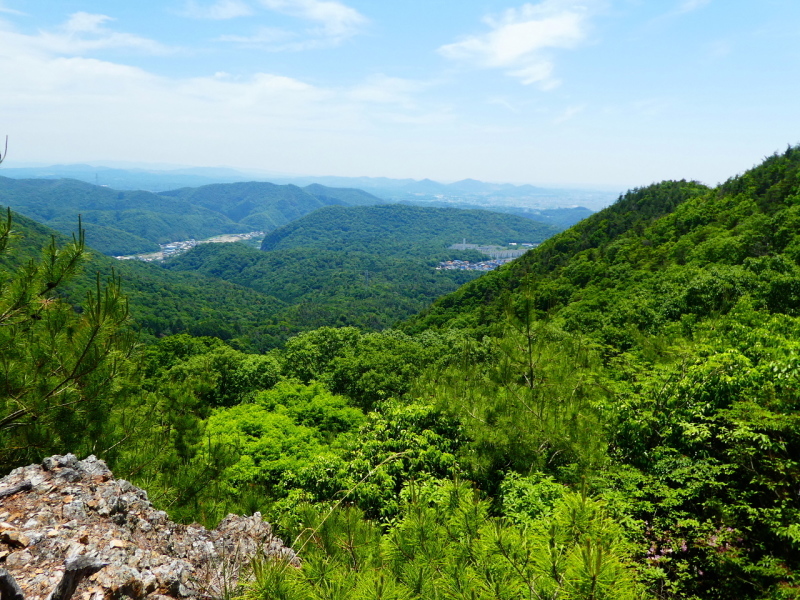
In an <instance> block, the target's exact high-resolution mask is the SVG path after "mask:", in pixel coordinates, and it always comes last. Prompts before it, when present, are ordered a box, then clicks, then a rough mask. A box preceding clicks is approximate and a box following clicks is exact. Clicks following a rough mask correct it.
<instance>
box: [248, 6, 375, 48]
mask: <svg viewBox="0 0 800 600" xmlns="http://www.w3.org/2000/svg"><path fill="white" fill-rule="evenodd" d="M261 4H263V5H264V6H265V7H266V8H268V9H270V10H274V11H277V12H280V13H283V14H286V15H289V16H292V17H298V18H301V19H305V20H308V21H312V22H314V23H318V24H319V27H317V28H316V29H314V30H312V31H311V33H313V34H314V35H317V36H319V37H325V38H328V39H330V40H332V41H337V42H338V41H341V40H344V39H345V38H348V37H351V36H353V35H355V34H356V33H358V32H359V31H360V30H361V28H362V27H363V26H364V25H365V24H366V23H367V18H366V17H365V16H364V15H362V14H361V13H360V12H358V11H357V10H355V9H354V8H350V7H349V6H346V5H344V4H342V3H341V2H335V1H334V0H261Z"/></svg>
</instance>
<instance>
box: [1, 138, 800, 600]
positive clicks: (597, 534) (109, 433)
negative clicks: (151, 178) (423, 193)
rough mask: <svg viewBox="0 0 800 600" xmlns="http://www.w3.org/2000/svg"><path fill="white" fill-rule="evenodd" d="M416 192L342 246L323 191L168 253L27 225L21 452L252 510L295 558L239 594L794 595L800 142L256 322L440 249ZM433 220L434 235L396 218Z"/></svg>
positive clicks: (4, 443) (204, 507) (170, 494)
mask: <svg viewBox="0 0 800 600" xmlns="http://www.w3.org/2000/svg"><path fill="white" fill-rule="evenodd" d="M178 197H179V196H176V198H178ZM411 209H412V207H401V208H391V207H384V206H379V207H376V208H349V209H346V210H348V211H355V212H351V213H349V214H351V215H353V214H357V215H359V217H358V219H359V223H360V226H359V228H358V232H360V233H361V234H363V235H352V236H344V235H342V229H341V228H343V227H346V226H347V224H348V223H352V221H349V219H350V217H348V219H345V220H341V219H340V213H341V211H343V210H344V209H341V208H339V207H332V208H325V209H323V210H322V211H318V212H316V213H312V214H310V215H309V216H307V217H303V218H301V219H299V220H295V221H293V222H291V223H288V224H286V225H284V226H283V227H281V228H279V229H277V230H276V231H275V232H274V233H272V234H271V235H269V236H268V237H267V238H266V239H265V240H264V243H263V248H264V250H262V251H259V250H256V249H253V248H247V247H245V246H243V245H225V246H217V247H211V245H208V246H204V247H200V248H197V249H195V250H193V251H191V252H189V253H187V254H185V255H182V256H180V257H177V258H175V259H173V260H172V261H170V262H169V263H168V264H167V268H161V267H159V266H155V265H138V264H137V265H128V264H127V263H113V262H112V261H111V260H110V259H108V258H106V257H103V256H100V255H98V254H95V253H91V252H89V250H88V248H87V247H85V246H84V239H83V237H82V236H77V237H76V238H75V239H73V240H72V241H70V240H68V239H63V238H57V239H54V241H53V242H50V237H49V235H48V231H47V229H46V228H44V227H43V226H41V225H39V224H36V223H34V222H32V221H30V220H28V219H26V218H24V217H22V216H18V215H13V216H10V221H8V222H7V223H6V224H5V225H4V226H3V227H2V228H0V246H1V247H2V249H3V259H2V260H3V268H4V276H3V284H2V293H1V294H0V324H2V325H3V327H0V360H2V366H3V375H4V379H3V390H2V395H0V461H2V463H1V464H2V465H3V470H4V471H7V470H9V469H11V468H13V467H15V466H19V465H23V464H28V463H30V462H34V461H39V460H41V459H42V457H44V456H47V455H49V454H53V453H56V452H67V451H71V452H74V453H76V454H78V455H85V454H88V453H95V454H97V455H98V456H100V457H101V458H103V459H104V460H106V461H108V462H109V464H110V466H111V467H112V468H113V469H114V472H115V474H116V475H117V476H119V477H125V478H126V479H129V480H131V481H132V482H134V483H136V484H137V485H140V486H142V487H143V488H145V489H146V490H147V491H148V493H149V495H150V498H151V499H152V500H153V501H154V502H155V503H156V505H157V506H159V507H161V508H163V509H164V510H166V511H167V512H168V513H169V514H170V516H172V517H173V518H175V519H177V520H181V521H183V522H192V521H198V522H202V523H207V524H213V523H215V522H217V521H219V520H220V519H221V518H222V517H224V516H225V514H226V513H228V512H238V513H252V512H254V511H261V512H262V514H264V516H265V518H266V519H267V520H269V521H270V522H272V523H273V524H274V526H275V527H276V529H277V530H278V531H279V532H280V533H281V535H282V536H283V537H284V539H286V540H287V542H290V543H291V544H292V546H293V547H294V548H295V550H296V551H297V552H298V554H299V556H300V558H301V560H302V566H301V567H300V568H295V567H290V566H289V565H288V564H284V563H281V562H278V561H263V562H258V561H256V562H254V564H253V575H254V578H253V581H252V583H251V584H249V585H248V586H247V587H244V588H242V589H238V590H233V591H232V595H234V596H239V597H242V598H245V597H246V598H248V599H259V600H260V599H263V600H267V599H273V598H281V599H311V598H319V599H322V598H325V599H338V598H397V599H400V598H403V599H415V598H419V599H426V600H427V599H432V598H463V599H465V600H467V599H478V598H481V599H482V598H487V599H488V598H498V599H509V600H511V599H522V598H526V599H532V598H536V599H544V598H547V599H553V600H555V599H562V598H563V599H587V600H588V599H600V598H608V599H612V598H613V599H625V598H654V599H697V600H706V599H720V600H722V599H730V598H737V599H753V600H756V599H788V598H798V597H800V574H798V569H799V568H800V497H799V496H798V488H797V486H798V480H799V479H800V463H799V462H798V460H799V459H798V457H800V424H799V423H798V415H800V413H799V412H798V409H799V408H800V406H799V405H798V398H799V397H798V393H800V370H799V369H798V360H800V359H799V358H798V342H797V339H798V334H800V235H799V234H798V232H799V231H800V227H799V225H800V147H794V148H789V149H787V150H786V151H785V152H783V153H780V154H775V155H773V156H771V157H769V158H767V159H765V160H764V162H763V163H762V164H760V165H758V166H756V167H754V168H753V169H751V170H750V171H747V172H746V173H744V174H742V175H739V176H736V177H733V178H731V179H729V180H728V181H726V182H725V183H723V184H721V185H719V186H717V187H714V188H710V187H707V186H704V185H701V184H699V183H696V182H689V181H665V182H662V183H657V184H653V185H651V186H647V187H644V188H639V189H634V190H631V191H629V192H628V193H626V194H624V195H622V196H621V197H620V198H619V200H617V202H616V203H614V204H613V205H612V206H610V207H608V208H606V209H604V210H602V211H600V212H598V213H596V214H594V215H591V216H590V217H588V218H587V219H585V220H583V221H581V222H580V223H578V224H577V225H575V226H573V227H571V228H569V229H567V230H566V231H563V232H561V233H557V234H555V235H552V237H549V238H548V239H546V240H545V241H543V243H542V244H541V245H540V246H539V247H538V248H536V249H534V250H531V251H529V252H528V253H526V254H525V255H523V256H522V257H520V258H519V259H517V260H515V261H513V262H512V263H510V264H508V265H506V266H504V267H501V268H500V269H498V270H496V271H492V272H490V273H487V274H485V275H482V276H480V277H478V278H475V279H472V280H471V281H465V282H463V285H461V287H459V288H458V289H457V290H455V285H454V287H453V289H454V291H452V292H451V293H447V294H446V295H443V296H442V297H441V298H439V299H437V300H435V302H433V303H432V304H431V305H430V306H427V307H420V309H419V312H418V314H416V315H412V312H411V311H407V312H405V313H403V316H407V317H408V318H405V319H404V320H402V321H401V322H399V323H398V322H396V320H394V321H392V320H390V319H388V318H387V320H384V321H381V322H379V323H378V326H377V327H371V328H370V327H369V326H367V327H365V326H364V323H361V322H358V321H355V322H351V323H347V325H358V326H357V327H356V326H338V325H340V324H343V323H338V322H332V323H329V324H328V326H323V327H317V328H311V329H309V328H306V329H307V330H302V329H303V328H302V327H299V328H298V330H299V331H300V332H299V333H298V334H297V335H291V334H292V333H294V332H295V331H291V328H288V329H289V330H290V333H287V334H286V335H285V336H283V337H281V336H280V335H278V334H276V333H275V330H273V329H269V328H266V329H265V323H267V322H268V323H269V327H272V326H273V323H272V321H271V320H274V319H275V316H274V315H276V314H281V313H280V311H278V312H274V311H273V308H274V307H273V306H272V305H270V303H271V302H272V303H275V305H276V306H281V307H285V303H288V302H290V301H294V300H297V299H302V298H304V297H305V298H308V297H309V296H307V294H308V293H309V292H308V291H307V290H304V289H303V286H308V287H309V288H311V289H314V290H317V289H320V290H327V291H325V292H324V293H327V294H330V295H331V296H332V297H339V298H341V301H340V302H339V303H338V304H337V305H336V309H337V310H339V311H342V312H341V314H344V315H347V312H346V309H347V307H348V306H350V307H351V309H352V310H362V309H361V308H359V306H364V305H358V304H357V301H358V300H359V297H358V294H357V293H356V292H355V291H353V290H352V288H353V287H354V286H355V283H356V282H358V281H359V280H360V279H363V278H364V275H363V271H370V272H373V273H376V274H377V273H386V272H391V271H397V269H399V268H400V267H399V266H391V265H390V266H388V267H384V266H378V267H375V268H374V270H373V269H369V268H364V267H363V264H364V263H363V262H359V261H360V260H361V258H360V257H361V256H362V255H363V256H364V257H367V256H371V257H373V258H374V260H378V257H382V259H384V260H389V259H388V258H386V257H384V256H383V255H382V254H381V252H384V251H385V250H386V249H387V247H388V248H394V250H393V252H396V253H397V254H396V255H393V256H395V258H394V259H392V260H399V259H400V258H402V259H403V260H404V261H405V262H406V263H407V264H416V263H415V261H421V262H420V263H419V264H424V263H425V261H431V260H436V259H437V256H436V254H435V252H444V250H443V249H442V247H441V244H442V243H443V241H441V240H436V239H435V236H434V235H433V233H432V232H435V231H437V230H438V228H439V227H440V226H439V225H437V223H436V221H435V219H436V218H441V219H444V220H446V221H448V222H451V221H452V218H450V216H449V215H448V216H444V217H443V216H441V215H442V213H436V212H428V213H419V212H408V213H403V212H402V211H404V210H406V211H410V210H411ZM427 210H429V211H436V210H444V209H427ZM381 211H383V212H381ZM391 211H400V212H399V213H392V212H391ZM466 212H469V211H466ZM390 214H392V215H393V216H392V218H389V217H387V215H390ZM487 214H490V213H487ZM320 215H323V217H324V219H322V221H320V219H319V216H320ZM376 215H377V216H376ZM412 215H415V216H413V218H412ZM414 218H416V219H419V220H420V228H418V229H417V230H416V231H418V232H419V235H421V236H426V237H427V238H428V239H429V240H430V243H431V244H432V246H430V247H428V248H423V247H422V246H423V242H422V241H420V239H416V240H411V239H402V238H398V237H397V234H396V232H393V231H392V230H391V227H390V225H391V223H392V222H393V220H397V221H401V220H404V221H409V220H414ZM492 218H496V217H492ZM497 218H499V217H497ZM337 219H338V220H337ZM465 219H472V221H470V222H472V223H473V225H472V226H474V227H476V228H477V227H484V228H485V229H484V231H485V234H482V235H486V236H487V237H491V235H493V234H492V227H493V225H492V221H491V219H490V218H488V217H486V216H485V215H478V216H477V217H476V216H474V215H472V216H468V217H467V216H465ZM321 223H325V224H327V225H326V227H322V225H321ZM337 223H339V224H340V225H336V224H337ZM407 225H408V223H406V226H407ZM461 226H462V227H465V226H466V224H462V225H461ZM337 227H339V229H337ZM425 227H431V230H430V231H429V232H427V233H426V231H425ZM370 232H372V233H370ZM497 235H498V236H500V235H503V236H505V235H507V234H500V233H498V234H497ZM520 235H521V234H520ZM459 237H468V235H467V234H464V236H459ZM544 237H548V236H546V235H544V236H543V237H542V239H544ZM343 240H344V241H346V242H347V243H346V244H344V245H342V246H341V247H339V246H337V244H340V243H342V242H343ZM456 241H457V240H456ZM486 241H487V242H491V241H510V240H508V239H506V238H505V237H502V239H501V238H500V237H498V238H496V239H487V240H486ZM533 241H535V240H533ZM408 242H413V243H408ZM404 249H405V250H404ZM404 251H405V252H406V254H405V255H403V254H402V252H404ZM279 253H283V254H279ZM336 253H338V255H339V256H340V257H343V258H342V260H343V262H342V265H343V266H342V267H341V268H340V270H339V272H340V273H343V274H346V273H348V270H349V269H351V268H352V269H353V275H352V279H348V278H347V277H349V275H348V276H347V277H345V275H340V278H341V279H342V281H339V282H334V283H333V284H332V285H329V286H328V287H325V286H321V287H320V286H318V287H315V285H316V284H315V283H314V276H313V275H312V271H313V269H311V268H307V267H303V268H298V269H295V270H292V269H293V268H294V267H291V266H287V264H288V262H291V263H293V264H300V265H302V264H307V263H303V261H304V260H310V259H309V258H308V257H315V256H319V257H321V258H320V259H318V263H319V268H320V269H322V265H323V264H324V263H325V262H327V261H332V260H337V259H336V258H335V256H333V255H334V254H336ZM281 256H283V257H289V258H283V259H280V257H281ZM276 257H278V258H276ZM279 259H280V260H284V261H286V262H280V260H279ZM356 259H358V260H356ZM315 260H317V259H315ZM347 261H351V262H347ZM112 265H114V267H115V270H114V274H113V275H112V274H111V266H112ZM97 271H100V273H99V274H97V275H96V274H95V273H96V272H97ZM335 272H336V271H335V270H334V271H329V272H328V274H325V275H324V276H321V277H320V278H321V279H324V280H330V279H335V277H334V276H333V275H332V273H335ZM398 272H399V271H398ZM412 275H413V274H412V273H409V274H408V276H407V277H406V275H403V276H402V277H401V278H399V279H397V280H395V281H394V282H389V281H388V280H386V281H381V282H380V285H386V286H389V284H390V283H391V286H394V287H391V286H390V288H391V289H389V288H387V289H389V291H391V292H392V294H393V297H401V295H400V292H401V291H409V292H410V293H412V294H413V293H418V291H416V290H415V288H414V282H415V281H416V280H415V279H414V278H413V277H412ZM375 278H377V275H376V276H375ZM320 283H325V285H328V284H327V283H326V282H325V281H321V282H320ZM373 283H374V284H375V285H376V286H377V285H378V282H373ZM454 283H462V282H460V281H455V282H454ZM202 286H208V287H207V288H206V289H205V290H204V291H203V292H202V293H200V292H199V290H200V289H201V287H202ZM292 286H295V287H292ZM401 288H403V289H402V290H401ZM315 293H318V294H323V295H324V293H323V292H315ZM304 294H306V296H304ZM348 294H349V295H348ZM311 297H312V298H314V301H315V302H319V298H320V297H321V296H319V295H318V296H316V297H315V296H313V295H312V296H311ZM378 298H381V296H378ZM419 300H420V301H421V302H422V303H424V304H426V305H427V304H429V303H430V301H432V300H433V298H432V297H430V294H429V295H425V294H421V295H420V297H419ZM381 301H382V300H381ZM184 302H185V303H186V306H183V305H182V303H184ZM303 302H305V304H306V305H308V304H309V302H307V301H305V300H303ZM303 302H300V303H299V304H297V306H303ZM192 303H196V304H192ZM170 306H171V307H173V308H172V309H170V308H169V307H170ZM423 308H424V309H423ZM170 310H173V311H174V313H170ZM281 310H283V308H281ZM297 310H299V309H297ZM369 310H373V311H375V313H376V314H380V315H384V316H385V315H389V314H394V315H395V316H397V314H398V313H397V311H398V310H405V309H403V308H402V307H400V308H398V306H396V305H389V306H385V305H381V304H380V302H378V301H376V302H375V303H374V304H373V305H369ZM148 311H150V312H149V313H148ZM380 311H383V312H380ZM267 315H269V316H267ZM198 316H199V317H198ZM170 318H180V319H186V321H187V322H186V323H184V325H187V324H189V327H187V328H184V329H181V328H180V327H178V326H177V324H176V325H175V327H174V329H173V330H170V331H167V329H166V328H165V329H160V330H159V329H158V328H155V327H153V326H151V328H150V329H148V326H147V325H146V323H147V319H153V320H154V321H157V320H158V319H165V320H168V319H170ZM198 318H199V319H202V320H204V322H205V323H206V325H207V327H208V330H207V331H205V332H204V331H202V330H198V329H195V330H192V329H191V324H190V322H191V321H196V320H198ZM337 318H338V317H337ZM295 319H296V321H295V323H297V324H300V325H302V324H303V323H306V322H308V320H311V321H312V322H313V319H312V318H311V317H310V316H309V315H308V314H302V313H299V312H298V313H295ZM165 322H166V321H165ZM367 325H369V324H367ZM387 325H393V327H391V328H387V327H386V326H387ZM274 326H275V327H280V323H275V324H274ZM215 327H218V328H219V329H220V330H221V331H229V332H231V333H232V335H222V336H219V335H217V333H215V331H214V328H215ZM137 330H138V331H137ZM177 331H181V332H182V333H176V332H177ZM167 333H173V335H166V334H167ZM290 335H291V337H289V336H290ZM268 336H272V337H270V338H269V341H268V342H265V343H262V344H260V345H259V344H258V343H255V342H254V340H258V339H262V340H264V339H266V337H268ZM256 350H258V351H256Z"/></svg>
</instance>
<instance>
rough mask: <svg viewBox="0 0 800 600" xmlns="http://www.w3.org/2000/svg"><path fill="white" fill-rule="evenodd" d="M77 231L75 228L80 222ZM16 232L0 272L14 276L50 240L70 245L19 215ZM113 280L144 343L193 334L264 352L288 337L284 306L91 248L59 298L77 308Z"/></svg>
mask: <svg viewBox="0 0 800 600" xmlns="http://www.w3.org/2000/svg"><path fill="white" fill-rule="evenodd" d="M74 226H75V228H77V222H76V223H75V224H74ZM12 228H13V232H14V235H15V238H14V239H13V240H12V242H11V247H12V252H11V253H10V255H8V256H0V267H2V268H5V269H7V270H9V271H10V272H15V271H21V270H22V268H23V265H25V264H26V263H27V262H29V261H31V260H36V259H39V258H40V257H41V255H42V249H43V248H46V247H47V246H48V245H49V243H50V241H51V239H55V240H56V242H57V243H58V244H59V245H61V246H63V245H64V244H66V242H67V240H68V239H69V238H68V237H67V236H64V235H62V234H60V233H58V232H56V231H54V230H52V229H50V228H49V227H47V226H45V225H42V224H40V223H37V222H36V221H33V220H32V219H29V218H27V217H25V216H23V215H20V214H13V221H12ZM114 275H116V276H118V277H119V278H120V279H121V281H122V291H123V293H124V294H125V296H126V297H127V298H128V301H129V304H130V313H131V320H132V325H133V326H134V327H135V329H136V330H137V331H138V332H139V335H140V338H141V340H142V341H152V340H153V339H155V338H156V337H161V336H164V335H170V334H173V333H191V334H193V335H213V336H216V337H219V338H222V339H224V340H226V341H227V342H228V343H230V344H232V345H234V346H237V347H241V348H246V349H249V350H264V349H267V348H272V347H274V346H276V345H279V344H280V343H282V341H283V339H285V332H284V331H282V330H281V329H280V328H278V327H277V326H276V325H274V323H273V322H272V317H273V316H274V315H275V314H277V313H279V312H280V311H281V310H283V309H284V308H285V305H284V303H283V302H281V301H279V300H277V299H276V298H274V297H271V296H268V295H265V294H262V293H260V292H258V291H255V290H253V289H250V288H247V287H244V286H240V285H237V284H235V283H231V282H228V281H223V280H221V279H218V278H214V277H209V276H206V275H204V274H202V273H170V272H167V271H165V270H164V269H162V268H161V267H159V266H158V265H155V264H152V263H143V262H140V261H118V260H115V259H113V258H110V257H107V256H104V255H102V254H100V253H99V252H96V251H94V250H92V249H90V248H87V249H86V264H85V265H84V267H83V269H82V271H81V272H80V273H79V274H78V276H77V277H76V278H75V279H73V280H72V281H71V282H70V283H69V285H68V286H66V287H65V288H64V289H63V290H62V291H61V293H62V294H63V295H65V297H66V298H67V299H68V300H69V301H70V303H72V304H74V305H79V304H81V303H82V302H83V301H84V300H85V298H86V293H87V292H88V291H91V290H93V289H94V288H95V286H96V278H97V276H99V277H100V281H101V282H105V281H108V280H110V279H111V278H112V276H114Z"/></svg>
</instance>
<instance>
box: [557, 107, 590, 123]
mask: <svg viewBox="0 0 800 600" xmlns="http://www.w3.org/2000/svg"><path fill="white" fill-rule="evenodd" d="M584 110H586V105H585V104H582V105H580V106H569V107H567V108H566V109H565V110H564V111H563V112H562V113H561V114H560V115H558V116H557V117H556V118H555V120H554V121H553V123H554V124H555V125H561V124H562V123H566V122H567V121H569V120H571V119H572V118H573V117H575V116H576V115H579V114H580V113H582V112H583V111H584Z"/></svg>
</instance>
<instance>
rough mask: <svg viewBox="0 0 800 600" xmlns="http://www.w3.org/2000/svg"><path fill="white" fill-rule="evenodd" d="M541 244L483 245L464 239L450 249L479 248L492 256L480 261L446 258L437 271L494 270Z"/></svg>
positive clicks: (483, 252) (478, 249)
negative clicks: (470, 242) (469, 242)
mask: <svg viewBox="0 0 800 600" xmlns="http://www.w3.org/2000/svg"><path fill="white" fill-rule="evenodd" d="M538 245H539V244H533V243H528V242H509V244H508V246H481V245H479V244H468V243H467V240H463V241H462V242H461V243H460V244H453V245H452V246H450V250H477V251H478V252H480V253H481V254H486V255H487V256H489V257H491V258H490V260H483V261H480V262H470V261H468V260H446V261H443V262H440V263H439V266H438V267H436V270H437V271H493V270H494V269H496V268H497V267H499V266H500V265H504V264H506V263H507V262H511V261H512V260H514V259H515V258H517V257H520V256H522V255H523V254H525V253H526V252H527V251H528V250H530V249H531V248H536V247H537V246H538Z"/></svg>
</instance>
